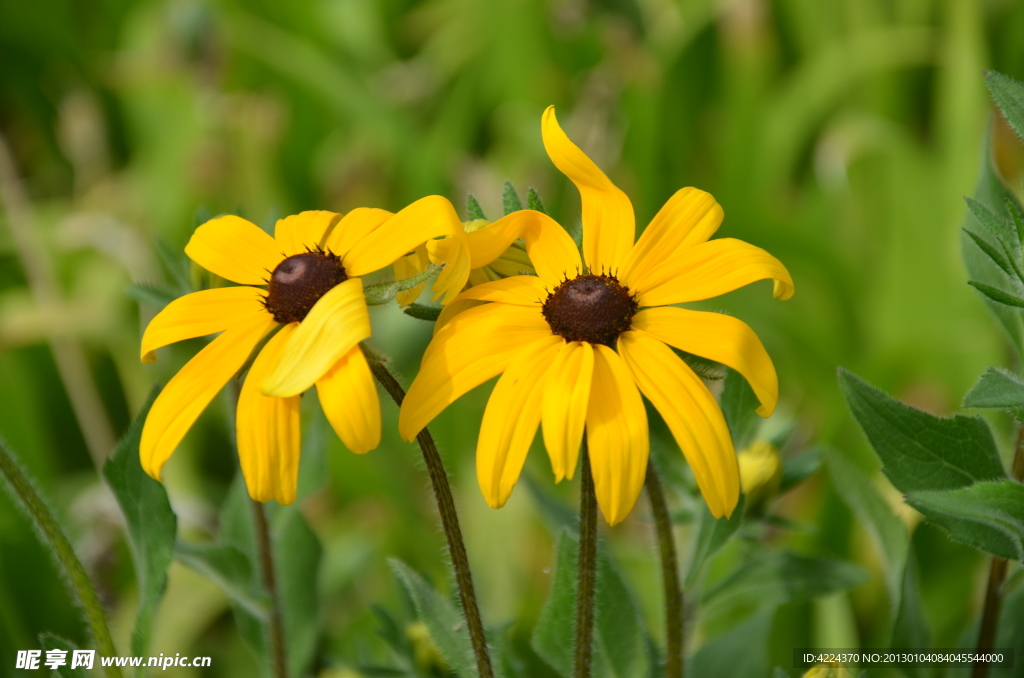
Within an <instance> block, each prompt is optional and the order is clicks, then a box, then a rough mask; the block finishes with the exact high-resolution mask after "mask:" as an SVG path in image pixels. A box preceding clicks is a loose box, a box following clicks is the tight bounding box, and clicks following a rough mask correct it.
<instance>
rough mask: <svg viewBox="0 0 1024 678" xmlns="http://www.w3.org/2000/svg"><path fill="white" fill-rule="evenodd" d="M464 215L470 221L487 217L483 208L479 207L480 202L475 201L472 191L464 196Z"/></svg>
mask: <svg viewBox="0 0 1024 678" xmlns="http://www.w3.org/2000/svg"><path fill="white" fill-rule="evenodd" d="M466 215H467V216H468V217H469V220H470V221H477V220H478V219H485V220H486V219H487V216H486V215H485V214H484V211H483V209H482V208H481V207H480V203H479V202H477V199H476V196H474V195H473V194H472V193H470V194H468V195H467V196H466Z"/></svg>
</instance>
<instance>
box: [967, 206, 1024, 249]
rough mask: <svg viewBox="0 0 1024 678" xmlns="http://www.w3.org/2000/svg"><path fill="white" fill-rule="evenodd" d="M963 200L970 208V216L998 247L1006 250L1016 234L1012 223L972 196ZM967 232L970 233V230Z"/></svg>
mask: <svg viewBox="0 0 1024 678" xmlns="http://www.w3.org/2000/svg"><path fill="white" fill-rule="evenodd" d="M964 202H965V203H967V209H968V210H970V212H971V216H973V217H974V219H975V220H976V221H977V222H978V223H979V224H981V225H982V226H984V227H985V230H987V231H988V232H989V234H991V236H992V237H993V238H994V239H995V241H996V242H997V243H998V244H999V246H1000V248H1001V249H1002V250H1003V251H1004V252H1007V249H1008V244H1009V243H1011V242H1013V241H1014V239H1015V236H1016V235H1017V234H1016V231H1015V229H1014V227H1013V225H1012V224H1011V223H1010V222H1009V221H1008V220H1007V219H1006V218H1005V217H1004V216H1003V215H1002V214H1001V213H1000V214H997V213H996V212H995V210H993V209H992V208H990V207H989V206H988V205H986V204H984V203H982V202H980V201H978V200H975V199H974V198H970V197H965V198H964ZM968 233H969V234H970V230H968Z"/></svg>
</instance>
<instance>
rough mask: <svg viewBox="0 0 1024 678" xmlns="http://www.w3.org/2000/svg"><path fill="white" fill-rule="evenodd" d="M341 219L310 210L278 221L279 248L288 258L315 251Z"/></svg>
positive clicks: (334, 215) (277, 238) (323, 212)
mask: <svg viewBox="0 0 1024 678" xmlns="http://www.w3.org/2000/svg"><path fill="white" fill-rule="evenodd" d="M339 219H341V215H340V214H338V213H336V212H326V211H323V210H308V211H306V212H300V213H298V214H293V215H292V216H290V217H285V218H284V219H278V220H277V225H276V226H275V227H274V239H275V240H276V241H277V247H278V249H280V250H281V252H283V253H284V255H285V256H288V257H290V256H291V255H293V254H302V253H303V252H307V251H309V250H312V249H315V248H316V247H317V246H318V245H319V244H320V241H321V240H323V237H324V236H325V235H327V231H329V230H330V228H331V226H333V225H334V224H336V223H337V222H338V220H339Z"/></svg>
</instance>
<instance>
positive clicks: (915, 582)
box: [889, 548, 935, 678]
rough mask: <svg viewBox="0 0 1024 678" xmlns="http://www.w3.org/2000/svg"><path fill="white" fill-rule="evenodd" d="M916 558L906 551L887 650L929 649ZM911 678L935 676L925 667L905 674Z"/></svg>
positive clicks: (932, 671)
mask: <svg viewBox="0 0 1024 678" xmlns="http://www.w3.org/2000/svg"><path fill="white" fill-rule="evenodd" d="M920 579H921V578H920V574H919V567H918V564H917V556H916V555H915V554H914V549H913V548H910V549H908V550H907V563H906V566H905V567H904V568H903V581H902V582H901V583H902V586H901V590H900V602H899V608H898V609H897V610H896V618H895V620H894V621H893V626H892V633H891V634H890V639H891V642H890V644H889V647H931V646H932V634H931V631H930V630H929V628H928V621H927V619H926V618H925V614H924V603H923V601H922V600H921V581H920ZM907 673H908V675H910V676H911V678H925V677H926V676H932V675H934V674H935V671H934V670H931V669H930V668H928V667H916V668H911V669H910V670H908V671H907Z"/></svg>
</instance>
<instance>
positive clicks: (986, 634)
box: [971, 426, 1024, 678]
mask: <svg viewBox="0 0 1024 678" xmlns="http://www.w3.org/2000/svg"><path fill="white" fill-rule="evenodd" d="M1011 473H1012V475H1013V479H1014V480H1016V481H1017V482H1018V483H1024V426H1021V427H1020V428H1019V430H1018V431H1017V449H1016V451H1014V453H1013V468H1012V470H1011ZM1006 566H1007V562H1006V559H1005V558H1000V557H999V556H992V564H991V565H990V566H989V570H988V586H987V587H986V588H985V607H984V609H983V610H982V613H981V629H980V630H979V631H978V646H977V651H978V653H979V654H984V653H986V652H988V651H989V650H991V649H992V648H993V647H994V646H995V643H996V637H997V631H998V629H999V610H1000V609H1001V608H1002V606H1003V580H1004V579H1006ZM988 669H989V665H988V664H987V663H983V662H978V663H976V664H975V665H974V668H973V670H972V671H971V678H988Z"/></svg>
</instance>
